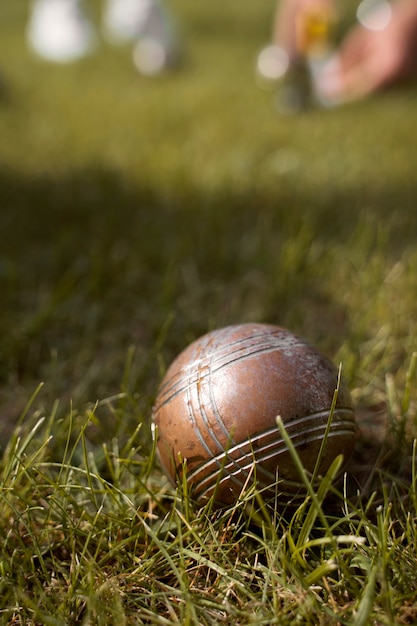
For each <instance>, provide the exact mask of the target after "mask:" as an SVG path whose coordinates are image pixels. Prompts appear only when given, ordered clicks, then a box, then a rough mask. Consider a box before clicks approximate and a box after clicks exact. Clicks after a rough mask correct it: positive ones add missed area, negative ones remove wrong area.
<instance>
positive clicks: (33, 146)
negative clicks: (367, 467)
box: [0, 0, 417, 434]
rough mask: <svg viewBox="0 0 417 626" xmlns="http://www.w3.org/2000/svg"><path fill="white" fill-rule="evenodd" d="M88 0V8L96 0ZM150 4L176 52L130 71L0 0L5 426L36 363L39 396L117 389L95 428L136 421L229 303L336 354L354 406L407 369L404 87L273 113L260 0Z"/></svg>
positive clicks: (116, 53)
mask: <svg viewBox="0 0 417 626" xmlns="http://www.w3.org/2000/svg"><path fill="white" fill-rule="evenodd" d="M86 6H87V8H88V10H89V11H90V14H91V17H92V19H93V21H94V22H95V23H96V24H97V25H98V26H99V25H100V19H101V17H100V16H101V10H102V5H101V3H100V2H99V1H98V0H97V1H96V0H92V1H91V2H86ZM352 6H353V3H352V2H349V3H347V8H346V15H345V16H344V21H342V24H341V30H343V27H344V26H345V24H346V25H347V24H348V23H349V20H350V19H351V10H350V9H351V8H352ZM169 8H170V10H171V11H172V13H173V14H174V15H175V18H176V20H177V22H178V25H179V32H180V36H181V42H182V59H181V63H180V64H179V65H178V67H176V68H175V69H173V70H172V71H167V72H163V73H162V74H161V75H159V76H157V77H146V76H142V75H140V74H139V73H138V71H137V70H136V68H135V67H134V64H133V62H132V57H131V53H132V50H131V46H130V45H124V46H119V47H115V46H112V45H110V44H109V43H108V42H106V41H105V40H104V39H103V38H101V37H99V42H98V43H99V45H98V47H97V49H96V50H95V52H94V53H93V54H91V55H89V56H88V57H86V58H85V59H82V60H80V61H78V62H76V63H73V64H68V65H56V64H53V63H47V62H45V61H43V60H41V59H39V58H37V57H36V56H35V55H34V54H33V53H32V52H31V51H30V50H29V48H28V45H27V40H26V27H27V22H28V15H29V5H28V3H26V2H7V3H5V2H4V3H2V4H1V7H0V77H1V99H0V137H1V140H0V229H1V230H0V232H1V237H0V286H1V292H0V293H1V295H0V302H1V305H0V431H1V432H3V433H6V434H7V432H9V431H10V428H11V427H12V425H13V424H14V423H15V422H16V420H18V419H19V416H20V415H21V414H22V410H23V408H24V406H25V404H26V403H27V402H28V400H29V398H30V396H31V394H32V393H33V391H34V390H35V389H36V387H37V385H38V384H39V383H40V382H41V381H42V382H44V383H45V384H44V387H43V389H42V391H41V392H40V395H39V397H38V402H39V403H40V405H41V406H42V407H43V406H49V407H51V406H53V405H54V403H56V402H58V403H59V406H61V407H64V408H65V410H68V406H69V403H70V402H71V401H72V402H73V404H74V405H75V406H77V407H82V406H84V405H88V404H89V403H95V402H96V400H100V401H101V402H103V401H105V399H108V398H112V397H114V396H115V395H117V394H119V393H120V392H123V393H125V394H126V396H125V397H129V403H128V404H127V405H126V402H125V403H124V404H123V411H121V412H120V413H119V414H117V415H119V416H122V417H120V423H114V428H115V429H116V430H117V429H120V428H123V429H125V428H126V425H127V424H128V423H129V420H132V421H135V420H137V419H139V418H144V419H147V418H148V417H149V413H150V407H151V405H152V401H153V398H154V395H155V392H156V387H157V384H158V382H159V380H160V378H161V375H162V373H163V371H164V369H165V367H166V365H167V364H168V363H169V362H170V360H171V359H172V358H173V357H174V356H175V355H176V354H177V353H178V351H179V350H181V349H182V348H184V347H185V345H187V343H189V342H190V341H191V340H193V339H194V338H196V337H197V336H199V335H200V334H202V333H203V332H206V331H207V330H210V329H212V328H215V327H218V326H221V325H226V324H231V323H239V322H244V321H260V322H270V323H275V324H280V325H284V326H287V327H289V328H291V330H293V331H295V332H298V333H300V334H302V335H304V336H306V337H307V338H308V339H309V340H310V341H312V342H313V343H315V344H316V345H317V346H318V347H319V348H320V349H321V350H323V351H324V352H326V353H327V354H328V355H329V356H330V357H331V358H332V359H333V360H334V361H335V362H342V363H343V369H344V372H345V376H346V377H347V380H348V383H349V385H350V387H351V389H352V392H353V394H354V398H355V401H356V402H357V403H358V404H359V405H363V406H369V407H374V406H378V404H379V403H380V402H382V401H383V400H384V398H385V397H386V396H385V392H386V377H387V374H389V375H392V376H394V377H395V376H399V378H400V379H403V378H404V377H405V372H406V369H407V364H408V362H409V358H410V355H411V353H412V351H413V350H415V348H416V341H415V331H416V319H415V289H416V284H417V271H416V262H417V252H416V248H415V233H416V227H417V213H416V206H415V205H416V197H417V194H416V191H417V183H416V175H415V172H416V171H417V150H416V147H415V137H416V136H417V135H416V133H417V117H416V114H415V111H416V105H417V89H416V88H414V87H413V86H411V87H407V88H401V89H397V90H395V91H391V92H387V93H384V94H380V95H379V96H377V97H373V98H370V99H368V100H366V101H363V102H360V103H357V104H352V105H349V106H345V107H341V108H335V109H330V110H326V109H320V108H312V109H310V110H307V111H304V112H302V113H300V114H294V115H283V114H282V112H280V111H279V110H277V107H276V101H275V93H274V92H270V91H263V90H262V89H260V88H259V86H258V85H257V83H256V79H255V65H256V58H257V55H258V53H259V50H260V49H261V48H262V46H264V45H265V44H266V43H268V40H269V37H270V31H271V23H272V16H273V13H274V10H275V3H274V2H273V1H272V0H267V1H265V2H264V3H255V2H242V1H240V2H238V1H230V2H228V3H225V2H220V0H211V1H210V2H209V3H199V2H195V1H194V0H172V1H171V2H169ZM120 402H121V400H120ZM57 411H58V412H59V408H58V409H57ZM115 415H116V414H115V413H114V412H111V413H109V414H108V415H107V417H103V420H104V421H105V420H108V423H109V425H111V423H112V420H115V422H117V415H116V417H115ZM106 423H107V422H106Z"/></svg>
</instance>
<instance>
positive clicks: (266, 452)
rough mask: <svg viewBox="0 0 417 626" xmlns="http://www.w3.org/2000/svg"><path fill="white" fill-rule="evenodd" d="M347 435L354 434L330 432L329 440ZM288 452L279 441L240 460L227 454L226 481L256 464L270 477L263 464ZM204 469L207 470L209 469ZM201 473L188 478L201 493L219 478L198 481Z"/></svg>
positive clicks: (317, 437) (319, 433)
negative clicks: (206, 486) (205, 486)
mask: <svg viewBox="0 0 417 626" xmlns="http://www.w3.org/2000/svg"><path fill="white" fill-rule="evenodd" d="M324 431H325V428H322V429H320V430H319V429H317V431H316V433H315V434H314V435H313V434H312V435H311V436H310V437H307V438H303V439H302V441H300V442H298V443H297V442H295V441H294V446H295V448H297V447H299V446H300V445H304V444H312V443H314V442H316V441H321V440H322V439H323V434H324ZM346 434H347V435H350V434H352V433H351V431H348V430H345V431H343V430H340V431H337V432H335V433H333V432H330V433H329V436H328V440H331V439H334V438H335V437H339V436H340V435H346ZM244 443H245V444H247V442H244ZM286 452H288V449H287V447H286V445H285V442H284V441H283V440H277V441H274V442H270V443H269V444H268V445H267V446H265V447H264V448H262V449H259V450H256V451H255V450H253V449H250V450H249V451H248V452H245V453H244V454H243V455H242V456H241V457H240V458H239V459H230V458H229V457H228V455H227V453H224V454H223V455H222V457H223V458H226V459H227V461H228V462H226V463H225V462H223V463H222V471H223V472H227V476H226V477H225V478H226V479H228V478H232V477H233V476H235V475H236V474H244V475H246V476H247V475H248V473H249V471H250V469H251V467H252V465H253V464H254V463H255V465H256V467H257V472H258V473H263V474H265V475H270V472H269V471H268V470H266V469H265V468H264V467H262V465H261V464H262V463H265V461H269V460H270V459H273V458H275V457H276V458H277V459H278V458H279V457H280V456H281V455H282V454H284V453H286ZM260 453H261V454H260ZM212 460H213V461H214V459H212ZM237 460H238V463H237V462H236V461H237ZM215 461H216V464H217V461H218V459H217V458H216V459H215ZM236 466H237V469H236ZM233 468H235V469H234V471H232V469H233ZM198 469H200V470H201V468H198ZM204 469H205V470H207V467H206V468H204ZM200 473H201V472H198V471H194V472H193V474H192V475H189V476H188V480H190V481H191V480H192V481H193V483H194V489H195V490H196V491H200V490H201V489H203V488H204V485H210V484H212V483H215V482H216V481H217V476H214V475H213V473H211V475H210V476H204V477H203V478H202V479H200V480H198V475H199V474H200ZM204 474H206V472H205V471H204Z"/></svg>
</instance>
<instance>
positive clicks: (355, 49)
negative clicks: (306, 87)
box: [315, 0, 417, 104]
mask: <svg viewBox="0 0 417 626" xmlns="http://www.w3.org/2000/svg"><path fill="white" fill-rule="evenodd" d="M378 10H379V11H380V13H379V15H378V14H377V13H376V12H375V13H374V14H373V16H372V15H368V20H364V23H367V24H368V26H364V25H358V26H356V27H355V28H354V29H353V30H352V31H351V32H350V33H348V35H347V36H346V38H345V40H344V41H343V42H342V44H341V46H340V48H339V50H338V51H337V52H336V53H335V54H334V55H333V57H332V58H331V59H330V60H329V61H328V62H327V63H326V64H325V65H324V66H323V67H322V69H321V71H320V72H319V74H318V75H317V76H316V77H315V82H316V85H315V87H316V90H317V92H318V95H319V97H320V99H321V100H322V101H325V102H327V103H329V104H337V103H342V102H346V101H350V100H355V99H358V98H361V97H364V96H367V95H369V94H371V93H373V92H376V91H379V90H381V89H383V88H385V87H388V86H390V85H392V84H394V83H396V82H398V81H401V80H403V79H407V78H410V77H411V76H412V75H413V74H415V76H416V77H417V2H416V1H415V0H398V2H396V3H394V4H392V5H391V4H388V2H385V3H383V4H381V5H380V7H379V9H378V8H377V9H376V10H375V11H378ZM382 10H384V11H385V14H384V15H382V13H381V11H382ZM372 19H375V22H374V27H375V28H378V30H371V29H370V27H371V28H372V23H373V22H372Z"/></svg>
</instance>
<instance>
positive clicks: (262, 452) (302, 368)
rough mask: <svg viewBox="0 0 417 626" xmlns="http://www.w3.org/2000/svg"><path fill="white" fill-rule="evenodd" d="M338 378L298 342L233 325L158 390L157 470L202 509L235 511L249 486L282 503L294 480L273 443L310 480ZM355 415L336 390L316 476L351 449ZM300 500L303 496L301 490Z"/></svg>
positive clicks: (296, 487)
mask: <svg viewBox="0 0 417 626" xmlns="http://www.w3.org/2000/svg"><path fill="white" fill-rule="evenodd" d="M337 383H338V372H337V370H336V369H335V367H334V366H333V364H332V363H331V362H330V361H329V360H328V359H326V358H325V357H324V356H323V355H321V354H320V353H319V352H318V351H317V350H316V349H314V348H313V347H312V346H310V344H308V343H307V342H306V341H305V340H304V339H302V338H301V337H298V336H297V335H294V334H293V333H291V332H289V331H288V330H286V329H285V328H281V327H279V326H272V325H268V324H240V325H235V326H228V327H225V328H221V329H219V330H215V331H213V332H210V333H208V334H206V335H204V336H203V337H201V338H199V339H197V340H196V341H194V342H193V343H192V344H191V345H189V346H188V347H187V348H186V349H185V350H184V351H183V352H182V353H181V354H180V355H179V356H178V357H177V358H176V359H175V360H174V362H173V363H172V364H171V366H170V367H169V368H168V370H167V372H166V375H165V377H164V379H163V380H162V383H161V385H160V388H159V391H158V394H157V399H156V402H155V406H154V408H153V422H154V425H155V429H154V430H155V432H156V433H157V437H158V441H157V451H158V456H159V460H160V463H161V465H162V468H163V469H164V471H165V472H166V474H167V475H168V477H169V478H170V479H171V480H172V481H173V482H175V480H177V479H178V478H180V477H181V473H182V471H183V467H184V461H185V462H186V478H187V483H188V484H189V486H190V488H191V493H192V495H193V496H194V498H195V499H196V500H197V501H198V502H201V503H204V502H206V501H207V500H208V499H210V498H211V497H212V496H214V500H215V502H216V504H220V505H222V504H224V505H227V504H232V503H234V502H235V501H236V500H237V499H238V498H239V496H240V495H241V493H242V490H243V489H244V488H246V487H248V486H249V485H250V484H252V482H253V481H256V485H257V487H258V488H259V489H260V490H262V491H263V493H264V495H265V497H271V498H272V497H275V498H278V499H279V501H280V503H282V504H286V503H287V502H289V501H290V500H292V499H294V497H296V495H297V494H300V488H301V484H300V477H299V474H298V472H297V470H296V467H295V465H294V463H293V462H292V459H291V455H290V453H289V451H288V449H287V447H286V445H285V442H284V440H283V439H282V437H281V435H280V431H279V429H278V426H277V423H276V418H277V417H278V416H281V418H282V421H283V423H284V426H285V429H286V431H287V433H288V434H289V436H290V437H291V440H292V442H293V444H294V446H295V448H296V450H297V452H298V455H299V457H300V459H301V461H302V463H303V465H304V467H305V469H306V470H307V472H310V473H312V472H313V470H314V467H315V464H316V460H317V457H318V454H319V450H320V447H321V445H322V441H323V437H324V434H325V432H326V428H327V425H328V422H329V415H330V409H331V406H332V401H333V396H334V392H335V389H336V387H337ZM354 443H355V423H354V413H353V409H352V404H351V400H350V396H349V393H348V391H347V390H346V388H345V387H344V386H343V385H340V388H339V390H338V394H337V401H336V405H335V410H334V412H333V414H332V421H331V426H330V430H329V434H328V438H327V440H326V446H325V449H324V452H323V454H322V457H321V459H322V460H321V465H320V468H319V473H320V474H321V475H323V474H324V473H325V472H326V471H327V469H328V468H329V467H330V465H331V463H332V462H333V460H334V459H335V458H336V457H337V456H338V455H339V454H343V455H344V458H345V460H347V459H348V458H349V457H350V456H351V454H352V452H353V448H354ZM301 491H302V490H301Z"/></svg>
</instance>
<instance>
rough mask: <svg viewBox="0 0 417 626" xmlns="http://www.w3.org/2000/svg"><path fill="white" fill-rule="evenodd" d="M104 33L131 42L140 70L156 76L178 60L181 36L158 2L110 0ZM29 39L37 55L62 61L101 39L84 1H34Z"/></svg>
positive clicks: (75, 57) (120, 41)
mask: <svg viewBox="0 0 417 626" xmlns="http://www.w3.org/2000/svg"><path fill="white" fill-rule="evenodd" d="M102 32H103V35H104V37H105V39H106V40H107V41H109V42H110V43H112V44H126V43H132V46H133V60H134V63H135V65H136V67H137V69H138V70H139V71H140V72H141V73H142V74H146V75H155V74H158V73H160V72H161V71H162V70H164V69H166V68H168V67H172V66H173V65H174V64H175V63H176V62H177V58H178V49H179V46H178V38H177V34H176V31H175V28H174V26H173V21H172V19H171V16H170V14H169V13H168V11H167V10H166V7H165V6H164V5H163V4H162V3H161V2H160V1H159V0H106V2H105V4H104V6H103V14H102ZM27 38H28V42H29V45H30V47H31V49H32V50H33V52H34V53H35V54H36V55H38V56H39V57H41V58H43V59H45V60H47V61H50V62H54V63H63V64H64V63H71V62H74V61H77V60H78V59H80V58H82V57H84V56H86V55H88V54H90V53H91V52H93V51H94V50H95V49H96V47H97V45H98V40H99V37H98V32H97V29H96V27H95V26H94V25H93V23H92V21H91V19H90V18H89V16H88V14H87V11H86V9H85V6H84V2H83V1H82V0H32V4H31V9H30V15H29V21H28V25H27Z"/></svg>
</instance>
